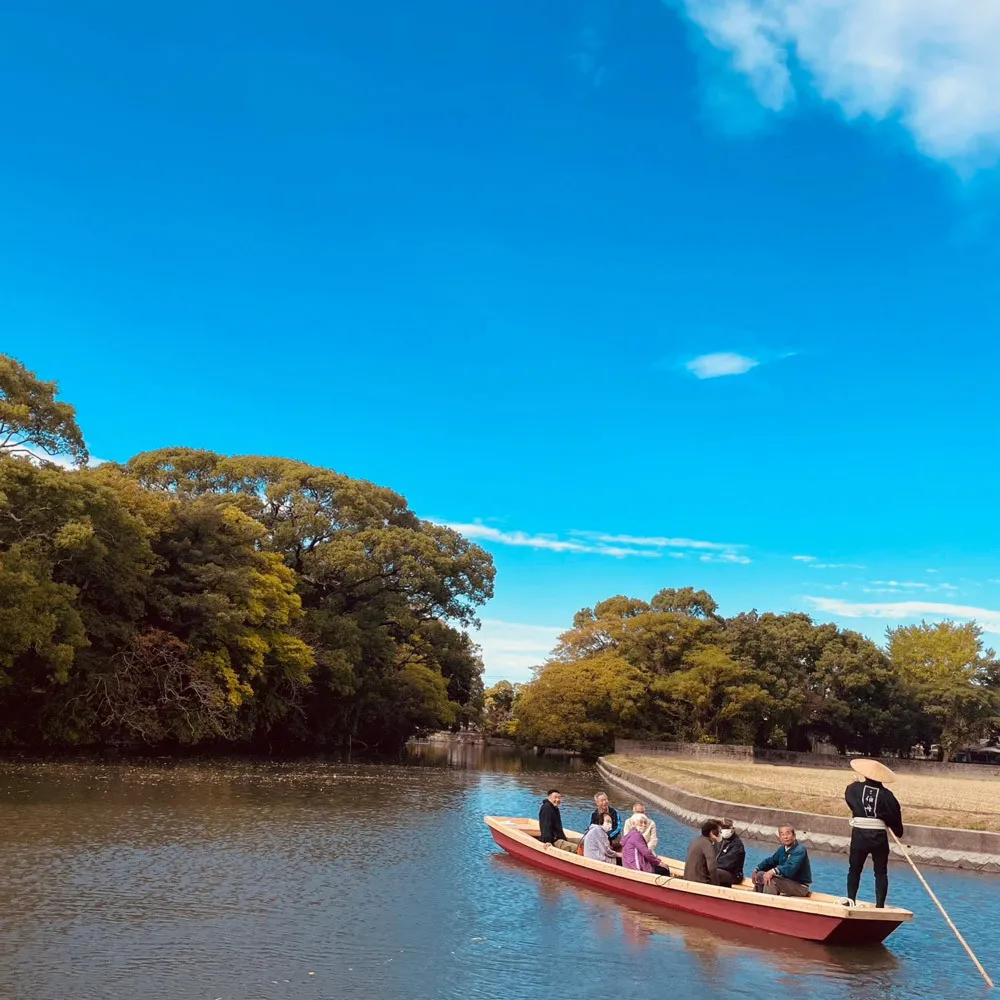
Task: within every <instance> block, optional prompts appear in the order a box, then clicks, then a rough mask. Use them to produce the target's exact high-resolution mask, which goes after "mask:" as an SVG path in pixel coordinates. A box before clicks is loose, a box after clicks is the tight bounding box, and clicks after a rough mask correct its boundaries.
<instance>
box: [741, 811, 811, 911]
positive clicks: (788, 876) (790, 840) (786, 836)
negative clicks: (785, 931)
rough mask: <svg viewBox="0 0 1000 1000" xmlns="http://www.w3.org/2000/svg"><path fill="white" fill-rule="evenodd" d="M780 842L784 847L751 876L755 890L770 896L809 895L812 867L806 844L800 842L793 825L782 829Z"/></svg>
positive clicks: (765, 860) (767, 859)
mask: <svg viewBox="0 0 1000 1000" xmlns="http://www.w3.org/2000/svg"><path fill="white" fill-rule="evenodd" d="M778 839H779V840H780V841H781V846H780V847H779V848H778V849H777V850H776V851H775V852H774V854H772V855H771V856H770V857H769V858H765V859H764V860H763V861H762V862H761V863H760V864H759V865H757V867H756V868H755V869H754V871H753V875H751V876H750V878H751V881H752V882H753V887H754V889H755V890H756V891H757V892H766V893H767V894H768V895H770V896H808V895H809V886H810V885H811V884H812V868H811V867H810V865H809V853H808V852H807V851H806V848H805V845H804V844H800V843H799V842H798V840H797V839H796V837H795V831H794V830H793V829H792V828H791V827H790V826H782V827H779V828H778Z"/></svg>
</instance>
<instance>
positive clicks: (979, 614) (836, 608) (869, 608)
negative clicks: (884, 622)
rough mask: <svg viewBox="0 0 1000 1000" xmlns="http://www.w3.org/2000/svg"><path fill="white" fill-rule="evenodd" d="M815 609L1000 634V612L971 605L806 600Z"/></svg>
mask: <svg viewBox="0 0 1000 1000" xmlns="http://www.w3.org/2000/svg"><path fill="white" fill-rule="evenodd" d="M806 600H807V601H809V602H810V603H811V604H812V606H813V607H814V608H815V609H816V610H817V611H821V612H823V613H824V614H828V615H831V616H833V617H835V618H837V617H839V618H885V619H889V620H891V621H907V620H909V619H916V618H957V619H959V620H962V621H968V620H970V619H973V618H974V619H975V620H976V621H977V622H978V623H979V624H980V625H981V626H982V627H983V630H984V631H986V632H997V633H1000V611H993V610H991V609H990V608H976V607H972V606H970V605H967V604H945V603H939V602H937V601H919V600H917V601H884V602H873V603H871V604H866V603H858V602H855V601H844V600H841V599H840V598H836V597H806Z"/></svg>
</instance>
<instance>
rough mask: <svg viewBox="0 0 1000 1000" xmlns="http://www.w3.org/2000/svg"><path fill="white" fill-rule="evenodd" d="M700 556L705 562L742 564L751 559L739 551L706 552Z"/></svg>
mask: <svg viewBox="0 0 1000 1000" xmlns="http://www.w3.org/2000/svg"><path fill="white" fill-rule="evenodd" d="M700 558H701V561H702V562H707V563H740V564H741V565H743V566H745V565H746V564H747V563H749V562H750V561H751V560H750V558H749V557H748V556H744V555H741V554H740V553H739V552H719V553H715V552H706V553H705V554H704V555H703V556H701V557H700Z"/></svg>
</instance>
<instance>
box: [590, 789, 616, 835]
mask: <svg viewBox="0 0 1000 1000" xmlns="http://www.w3.org/2000/svg"><path fill="white" fill-rule="evenodd" d="M594 804H595V805H596V806H597V808H596V809H595V810H594V811H593V812H592V813H591V814H590V822H591V823H592V824H593V823H597V824H598V825H600V824H601V817H603V816H610V817H611V843H612V844H613V845H614V846H615V847H619V846H621V835H622V821H621V817H620V816H619V815H618V810H617V809H615V808H614V806H612V805H611V803H610V802H609V801H608V796H607V795H606V794H605V793H604V792H598V793H597V794H596V795H595V796H594Z"/></svg>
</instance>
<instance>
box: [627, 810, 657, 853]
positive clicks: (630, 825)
mask: <svg viewBox="0 0 1000 1000" xmlns="http://www.w3.org/2000/svg"><path fill="white" fill-rule="evenodd" d="M640 816H644V817H645V818H646V829H645V830H644V831H643V836H644V837H645V838H646V846H647V847H648V848H649V849H650V850H651V851H655V850H656V845H657V843H658V841H657V836H656V824H655V823H654V822H653V821H652V820H651V819H650V818H649V817H648V816H646V807H645V806H644V805H643V804H642V803H641V802H636V804H635V805H634V806H632V815H631V816H629V818H628V819H627V820H625V823H624V825H623V826H622V844H624V843H625V838H626V837H627V836H628V835H629V834H630V833H631V832H632V831H633V830H634V829H635V824H636V820H637V819H638V818H639V817H640Z"/></svg>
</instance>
